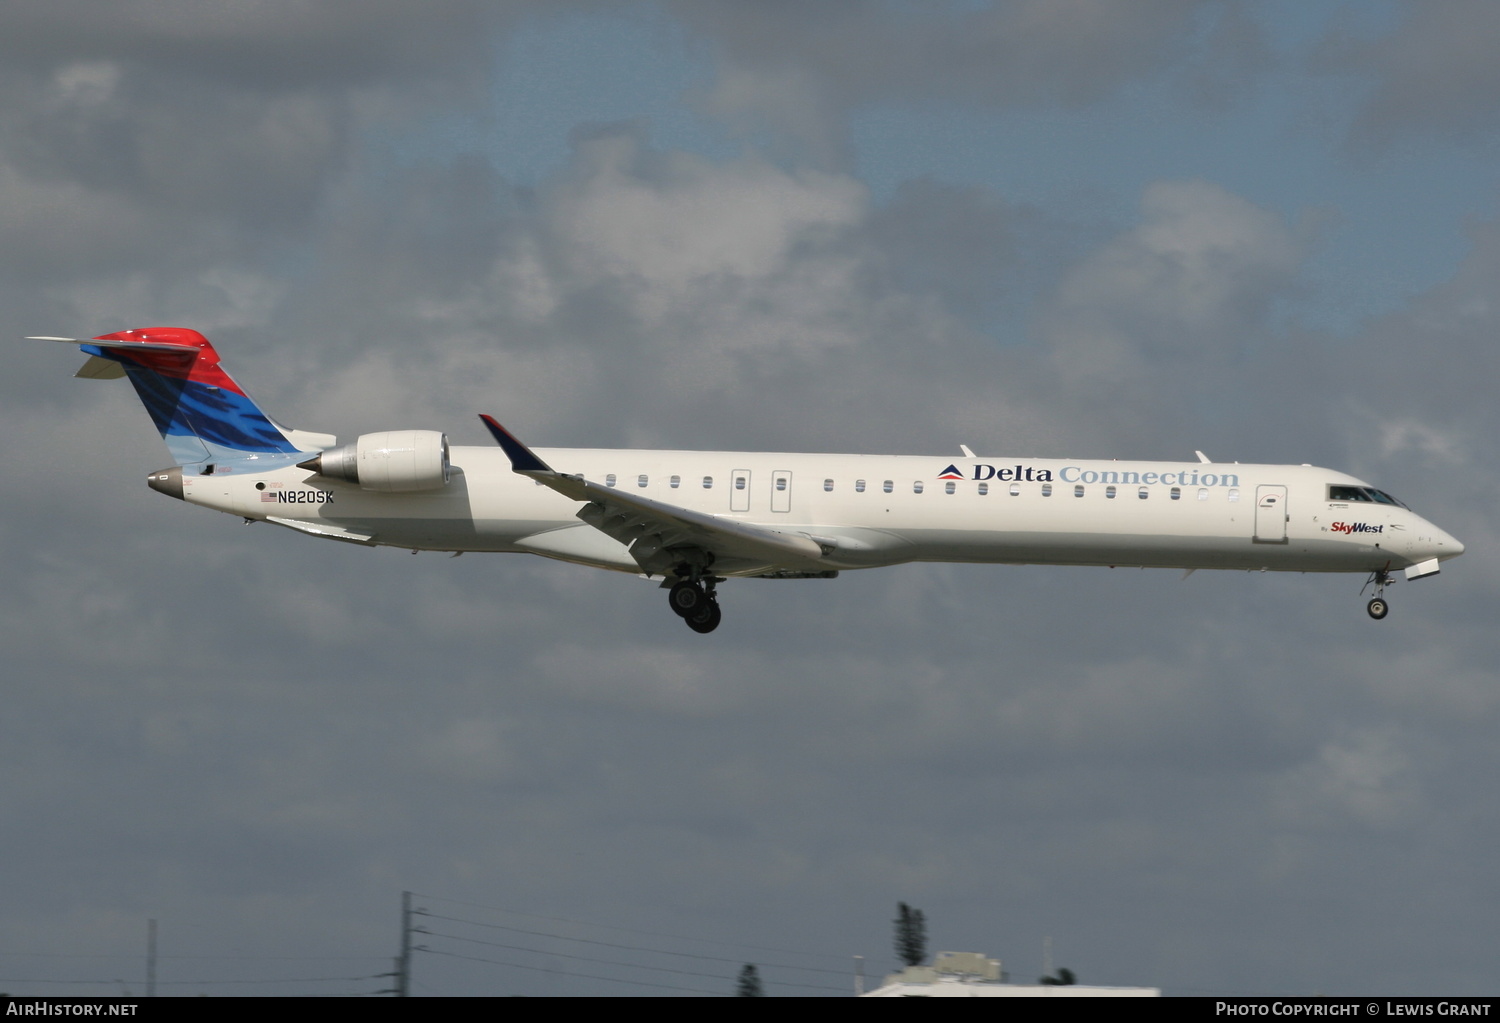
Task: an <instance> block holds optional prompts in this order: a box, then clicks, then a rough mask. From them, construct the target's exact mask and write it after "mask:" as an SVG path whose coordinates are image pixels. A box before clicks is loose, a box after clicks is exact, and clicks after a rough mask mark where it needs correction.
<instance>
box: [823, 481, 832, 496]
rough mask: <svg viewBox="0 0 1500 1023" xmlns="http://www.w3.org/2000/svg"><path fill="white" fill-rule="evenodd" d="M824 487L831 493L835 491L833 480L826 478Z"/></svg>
mask: <svg viewBox="0 0 1500 1023" xmlns="http://www.w3.org/2000/svg"><path fill="white" fill-rule="evenodd" d="M823 489H824V490H826V491H828V492H829V493H833V480H824V481H823Z"/></svg>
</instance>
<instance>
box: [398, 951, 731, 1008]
mask: <svg viewBox="0 0 1500 1023" xmlns="http://www.w3.org/2000/svg"><path fill="white" fill-rule="evenodd" d="M423 951H426V952H429V953H431V954H432V955H437V956H447V957H449V958H451V959H467V960H468V961H469V962H471V963H489V964H491V965H493V966H509V967H512V968H514V969H517V970H534V971H536V972H538V973H557V974H562V975H563V976H565V977H585V978H587V979H589V980H603V981H608V982H610V983H612V984H630V985H633V986H635V987H657V988H663V989H664V990H667V991H691V992H693V993H694V994H700V995H723V994H724V992H722V991H709V990H707V989H705V988H698V987H677V986H676V985H674V984H655V983H652V982H651V981H645V980H622V979H621V978H619V977H601V976H599V975H598V974H594V973H577V972H575V971H573V970H559V969H557V968H556V967H551V966H527V965H526V964H524V963H507V962H502V961H500V960H498V959H480V958H479V957H477V956H466V955H459V954H458V953H457V952H443V951H440V950H439V949H435V948H429V949H424V950H423ZM726 997H727V996H726Z"/></svg>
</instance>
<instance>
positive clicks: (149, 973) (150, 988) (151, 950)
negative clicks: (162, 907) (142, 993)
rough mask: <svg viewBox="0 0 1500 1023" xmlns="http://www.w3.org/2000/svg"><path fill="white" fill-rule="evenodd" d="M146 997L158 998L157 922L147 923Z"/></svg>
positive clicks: (148, 921) (150, 921) (149, 921)
mask: <svg viewBox="0 0 1500 1023" xmlns="http://www.w3.org/2000/svg"><path fill="white" fill-rule="evenodd" d="M146 997H147V998H155V997H156V921H155V920H147V921H146Z"/></svg>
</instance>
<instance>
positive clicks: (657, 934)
mask: <svg viewBox="0 0 1500 1023" xmlns="http://www.w3.org/2000/svg"><path fill="white" fill-rule="evenodd" d="M412 894H413V895H416V896H419V897H420V898H424V899H431V900H434V901H436V902H451V903H453V904H454V905H458V906H472V907H474V908H475V909H488V910H491V911H493V912H496V913H505V914H507V915H509V916H523V917H529V918H531V919H533V920H546V921H548V922H549V923H557V924H574V925H576V926H579V927H595V928H598V929H600V930H606V931H624V932H626V933H629V934H645V935H647V936H649V937H653V938H672V939H673V940H676V941H696V942H702V943H703V944H708V945H724V946H726V947H729V948H739V949H748V950H750V951H752V952H780V953H782V954H783V955H794V956H816V957H818V958H819V959H831V960H838V961H842V960H844V959H846V958H848V957H847V956H841V955H833V954H830V953H828V952H810V951H807V950H806V949H797V948H774V947H771V946H767V945H746V944H744V943H742V942H736V941H724V940H722V939H719V938H695V937H690V936H688V935H685V934H669V933H666V932H664V931H646V930H641V929H639V928H636V927H618V926H616V925H614V924H601V923H595V922H593V921H590V920H570V919H568V918H566V917H557V916H542V915H541V914H538V913H522V912H520V911H519V910H514V909H507V908H505V907H504V906H489V905H485V904H484V903H482V902H468V901H465V900H463V899H445V898H443V897H442V896H440V895H425V894H423V893H421V892H413V893H412ZM732 961H733V962H740V961H741V960H739V959H735V960H732ZM796 969H805V967H800V966H799V967H796ZM828 972H831V973H841V972H843V971H839V970H830V971H828Z"/></svg>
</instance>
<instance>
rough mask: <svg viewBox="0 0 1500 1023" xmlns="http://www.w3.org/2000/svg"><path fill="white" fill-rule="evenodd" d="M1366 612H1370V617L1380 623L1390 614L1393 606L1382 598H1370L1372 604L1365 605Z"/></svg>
mask: <svg viewBox="0 0 1500 1023" xmlns="http://www.w3.org/2000/svg"><path fill="white" fill-rule="evenodd" d="M1365 610H1366V611H1368V612H1370V617H1371V618H1373V619H1375V620H1376V621H1377V622H1378V621H1380V619H1382V618H1384V617H1385V616H1386V615H1388V614H1390V612H1391V606H1390V605H1389V604H1387V603H1386V602H1385V601H1384V600H1383V599H1381V598H1380V597H1372V598H1370V602H1369V603H1368V604H1366V605H1365Z"/></svg>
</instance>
